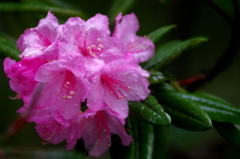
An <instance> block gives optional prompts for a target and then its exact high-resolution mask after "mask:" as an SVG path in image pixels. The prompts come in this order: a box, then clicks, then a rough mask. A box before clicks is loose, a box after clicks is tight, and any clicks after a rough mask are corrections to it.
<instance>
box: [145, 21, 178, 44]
mask: <svg viewBox="0 0 240 159" xmlns="http://www.w3.org/2000/svg"><path fill="white" fill-rule="evenodd" d="M176 27H177V26H176V25H168V26H164V27H161V28H159V29H157V30H155V31H153V32H151V33H150V34H149V36H150V40H152V42H154V43H156V42H158V40H159V39H161V38H162V37H163V35H165V34H166V33H167V32H169V31H170V30H171V29H173V28H176Z"/></svg>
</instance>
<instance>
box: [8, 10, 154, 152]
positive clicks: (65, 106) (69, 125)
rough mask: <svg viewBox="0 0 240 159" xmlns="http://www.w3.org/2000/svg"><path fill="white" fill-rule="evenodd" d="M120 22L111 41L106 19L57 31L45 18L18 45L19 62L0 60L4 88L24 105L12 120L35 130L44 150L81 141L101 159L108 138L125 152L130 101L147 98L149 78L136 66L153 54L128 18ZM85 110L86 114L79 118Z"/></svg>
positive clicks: (99, 17)
mask: <svg viewBox="0 0 240 159" xmlns="http://www.w3.org/2000/svg"><path fill="white" fill-rule="evenodd" d="M121 18H122V17H121V14H119V16H118V17H117V18H116V22H117V24H116V27H115V31H114V33H113V36H110V30H109V28H108V18H107V17H106V16H104V15H101V14H97V15H95V16H94V17H92V18H90V19H89V20H87V21H84V20H82V19H80V18H78V17H75V18H70V19H68V21H67V22H66V23H65V24H62V25H59V24H58V22H57V18H56V17H55V16H54V15H53V14H51V13H50V12H49V13H48V15H47V17H46V18H45V19H42V20H41V21H40V22H39V25H38V26H37V27H36V28H33V29H28V30H26V31H25V32H24V34H22V35H21V37H20V38H19V40H18V42H17V45H18V48H19V50H20V51H22V54H21V55H20V56H21V57H22V60H21V61H20V62H16V61H14V60H11V59H10V58H6V59H5V61H4V70H5V72H6V74H7V76H8V77H9V78H11V80H10V87H11V88H12V89H13V90H14V91H16V92H17V93H18V94H19V95H20V97H21V98H22V99H23V101H24V106H23V107H22V108H20V109H19V110H18V112H19V113H21V114H22V115H24V117H26V120H27V121H29V122H35V123H36V124H37V125H36V130H37V132H38V134H39V135H40V136H41V138H42V139H43V140H44V141H45V142H47V143H53V144H57V143H60V142H62V141H63V140H64V139H66V140H67V148H68V149H73V147H74V145H75V144H76V141H77V140H78V139H80V138H82V139H83V140H84V144H85V147H86V149H87V150H88V152H89V154H90V155H93V156H100V155H101V154H102V153H104V152H105V151H107V150H108V147H109V146H110V145H111V138H110V137H111V134H118V135H119V136H120V138H121V139H122V144H123V145H129V144H130V142H131V141H132V138H131V137H130V136H129V135H128V134H127V133H126V131H125V129H124V124H125V120H124V119H125V118H126V117H127V116H128V100H132V101H141V100H144V99H145V98H146V97H147V96H148V95H149V93H150V91H149V89H148V86H149V82H148V80H147V79H146V77H149V73H148V72H147V71H145V70H143V69H142V68H141V67H140V66H139V62H142V61H146V60H147V59H149V58H150V57H151V56H152V54H153V51H154V46H153V43H152V42H151V41H150V40H149V39H146V38H143V37H138V36H136V31H137V30H138V21H137V18H136V17H135V15H134V14H130V15H126V16H124V17H123V18H122V21H121V23H120V19H121ZM83 102H84V103H86V106H87V107H88V109H87V111H85V112H84V113H82V112H81V111H80V110H81V104H82V103H83Z"/></svg>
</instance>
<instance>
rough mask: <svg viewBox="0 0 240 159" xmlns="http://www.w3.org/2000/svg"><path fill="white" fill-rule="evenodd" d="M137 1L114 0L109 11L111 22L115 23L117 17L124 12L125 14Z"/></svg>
mask: <svg viewBox="0 0 240 159" xmlns="http://www.w3.org/2000/svg"><path fill="white" fill-rule="evenodd" d="M135 2H136V0H114V1H113V3H112V4H111V6H110V7H109V8H110V10H109V12H108V17H109V19H110V22H111V23H113V22H114V20H115V17H116V16H117V15H118V14H119V13H120V12H122V13H123V14H124V13H126V12H127V11H128V10H129V9H130V8H131V7H132V6H133V4H134V3H135Z"/></svg>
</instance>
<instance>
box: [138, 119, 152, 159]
mask: <svg viewBox="0 0 240 159" xmlns="http://www.w3.org/2000/svg"><path fill="white" fill-rule="evenodd" d="M138 126H139V127H138V135H139V136H138V143H139V159H152V157H153V150H154V127H153V125H151V124H148V123H145V122H139V124H138Z"/></svg>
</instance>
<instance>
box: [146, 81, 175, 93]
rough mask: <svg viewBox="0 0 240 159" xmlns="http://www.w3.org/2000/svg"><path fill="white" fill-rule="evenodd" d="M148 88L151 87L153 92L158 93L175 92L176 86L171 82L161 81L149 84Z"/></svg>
mask: <svg viewBox="0 0 240 159" xmlns="http://www.w3.org/2000/svg"><path fill="white" fill-rule="evenodd" d="M150 89H153V90H152V92H153V93H154V94H158V93H159V92H176V91H177V90H176V88H175V87H173V86H172V85H171V84H169V83H166V82H162V83H158V84H154V85H150Z"/></svg>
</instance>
